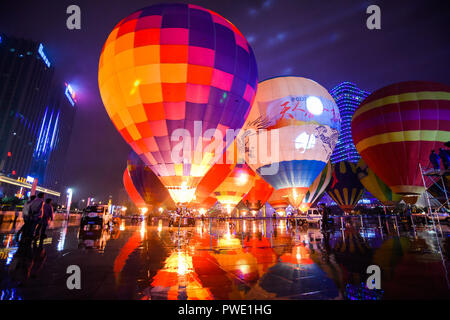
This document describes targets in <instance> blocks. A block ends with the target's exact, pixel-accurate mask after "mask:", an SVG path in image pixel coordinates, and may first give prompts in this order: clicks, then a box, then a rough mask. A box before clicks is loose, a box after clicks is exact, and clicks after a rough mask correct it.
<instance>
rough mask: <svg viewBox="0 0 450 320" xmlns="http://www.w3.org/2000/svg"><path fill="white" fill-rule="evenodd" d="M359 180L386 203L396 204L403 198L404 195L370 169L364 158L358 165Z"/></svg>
mask: <svg viewBox="0 0 450 320" xmlns="http://www.w3.org/2000/svg"><path fill="white" fill-rule="evenodd" d="M356 170H357V173H358V178H359V181H360V182H361V183H362V185H363V186H364V188H366V190H367V191H369V192H370V193H371V194H372V195H373V196H374V197H375V198H377V199H378V200H379V201H380V202H381V203H383V204H384V205H389V206H390V205H394V204H395V203H397V202H399V201H400V200H402V196H401V195H398V194H396V193H393V192H392V190H391V189H390V188H389V187H388V186H387V185H386V184H385V183H384V182H383V181H382V180H381V179H380V178H379V177H377V175H376V174H375V173H374V172H373V170H372V169H370V168H369V167H368V166H367V164H366V163H365V162H364V160H363V159H359V161H358V165H357V169H356Z"/></svg>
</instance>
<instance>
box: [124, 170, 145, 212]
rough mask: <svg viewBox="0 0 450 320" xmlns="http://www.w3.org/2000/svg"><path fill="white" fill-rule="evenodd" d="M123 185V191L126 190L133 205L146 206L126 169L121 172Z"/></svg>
mask: <svg viewBox="0 0 450 320" xmlns="http://www.w3.org/2000/svg"><path fill="white" fill-rule="evenodd" d="M123 186H124V187H125V191H126V192H127V194H128V196H129V197H130V199H131V201H133V203H134V205H135V206H136V207H137V208H144V207H146V206H147V204H146V203H145V201H144V199H142V197H141V195H140V194H139V192H138V191H137V189H136V187H135V186H134V183H133V181H132V180H131V177H130V173H129V172H128V169H125V171H124V172H123Z"/></svg>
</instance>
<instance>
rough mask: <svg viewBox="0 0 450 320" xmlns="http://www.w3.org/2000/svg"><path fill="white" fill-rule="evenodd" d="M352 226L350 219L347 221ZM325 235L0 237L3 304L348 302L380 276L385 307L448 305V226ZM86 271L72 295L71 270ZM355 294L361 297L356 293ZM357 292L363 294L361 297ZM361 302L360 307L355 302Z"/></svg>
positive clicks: (377, 225) (289, 228)
mask: <svg viewBox="0 0 450 320" xmlns="http://www.w3.org/2000/svg"><path fill="white" fill-rule="evenodd" d="M347 220H348V219H347ZM342 226H343V227H344V230H342V229H341V224H340V223H339V222H337V223H335V228H334V229H331V230H329V231H327V232H324V231H323V230H321V229H320V227H319V226H309V227H308V226H301V227H300V226H296V225H295V224H293V223H290V222H289V221H286V220H284V219H276V220H273V219H260V220H254V219H234V220H219V219H204V220H197V221H196V224H195V226H194V227H179V226H173V227H168V221H167V220H164V219H159V218H153V219H152V218H149V219H146V220H144V221H139V222H137V223H131V221H129V220H127V219H123V220H122V221H121V222H120V223H119V224H117V226H116V227H114V228H110V229H102V228H90V227H88V228H84V229H83V230H80V228H79V226H78V225H77V224H76V223H74V222H70V223H67V222H60V223H55V224H54V225H51V226H50V229H49V231H48V235H49V237H48V238H47V239H45V241H44V242H43V243H42V244H41V243H39V242H37V243H36V245H33V244H30V245H29V246H27V245H24V244H23V243H20V242H18V241H17V239H16V237H15V233H16V230H18V229H19V228H20V226H15V227H14V228H10V227H8V226H2V228H1V230H2V231H1V233H0V250H1V251H0V253H1V255H0V289H1V290H2V291H1V292H2V293H1V295H2V299H19V298H20V299H83V298H86V299H151V300H156V299H169V300H176V299H201V300H208V299H348V298H350V299H351V298H352V294H353V293H352V294H349V292H354V291H355V290H359V289H358V288H360V287H361V284H364V283H365V282H366V279H367V278H368V276H369V275H368V274H367V267H368V266H370V265H374V264H375V265H378V266H379V267H380V269H381V287H382V290H380V292H379V295H378V297H379V298H382V299H417V298H426V299H431V298H441V299H442V298H449V297H450V295H449V293H450V291H449V287H448V275H447V269H448V263H449V252H450V240H449V239H450V237H449V234H450V233H449V228H448V226H442V233H441V232H440V230H438V232H437V233H436V232H434V230H433V228H432V227H429V226H428V227H426V226H423V225H415V226H414V228H413V227H412V226H410V225H407V224H404V223H403V222H400V221H393V220H387V221H385V220H383V221H382V222H381V220H380V221H379V220H378V219H377V217H375V218H370V219H368V218H364V221H361V220H360V219H359V218H358V219H356V218H355V219H350V220H348V221H346V222H345V223H344V222H343V224H342ZM69 265H78V266H79V267H80V269H81V279H82V280H81V281H82V289H81V290H68V289H67V286H66V279H67V276H68V275H67V274H66V269H67V267H68V266H69ZM349 288H353V289H352V290H349ZM355 288H356V289H355ZM353 298H354V297H353Z"/></svg>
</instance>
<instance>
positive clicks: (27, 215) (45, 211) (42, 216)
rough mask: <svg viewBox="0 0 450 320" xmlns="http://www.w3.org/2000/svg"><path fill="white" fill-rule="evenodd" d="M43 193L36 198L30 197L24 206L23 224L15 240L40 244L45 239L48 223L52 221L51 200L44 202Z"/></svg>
mask: <svg viewBox="0 0 450 320" xmlns="http://www.w3.org/2000/svg"><path fill="white" fill-rule="evenodd" d="M44 196H45V195H44V193H42V192H40V193H39V194H38V195H37V196H34V195H33V196H31V197H30V199H29V200H28V201H27V202H26V203H25V204H24V206H23V210H22V217H23V222H24V224H23V225H22V228H20V230H19V231H18V232H17V234H16V237H17V240H19V238H20V241H22V240H24V241H25V240H34V241H37V240H38V239H40V240H41V242H42V241H43V240H44V239H45V238H46V237H47V235H46V234H45V232H46V231H47V227H48V225H49V223H50V221H53V206H52V199H51V198H47V199H45V200H44Z"/></svg>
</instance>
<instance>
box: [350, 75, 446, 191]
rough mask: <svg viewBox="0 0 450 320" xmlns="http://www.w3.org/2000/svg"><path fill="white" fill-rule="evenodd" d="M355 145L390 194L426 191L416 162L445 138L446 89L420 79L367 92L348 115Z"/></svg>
mask: <svg viewBox="0 0 450 320" xmlns="http://www.w3.org/2000/svg"><path fill="white" fill-rule="evenodd" d="M352 136H353V141H354V143H355V146H356V149H357V150H358V153H359V154H360V155H361V157H362V158H363V159H364V161H365V162H366V163H367V165H368V166H369V168H371V169H372V170H373V172H374V173H375V174H376V175H377V176H378V177H379V178H380V179H381V180H382V181H384V182H385V183H386V184H387V185H388V186H389V188H391V190H392V192H395V193H397V194H400V195H412V196H418V195H420V194H422V193H423V192H424V191H425V188H424V186H423V181H422V176H421V172H420V167H419V164H420V165H421V166H422V168H423V169H426V168H427V167H428V166H429V155H430V152H431V150H437V149H439V148H440V147H443V146H444V143H445V142H447V141H449V139H450V87H449V86H447V85H444V84H440V83H434V82H425V81H409V82H400V83H396V84H392V85H389V86H387V87H384V88H382V89H379V90H377V91H375V92H374V93H372V94H371V95H369V96H368V97H367V98H366V99H365V100H364V101H363V102H362V103H361V105H360V106H359V107H358V108H357V109H356V111H355V113H354V115H353V118H352Z"/></svg>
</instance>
